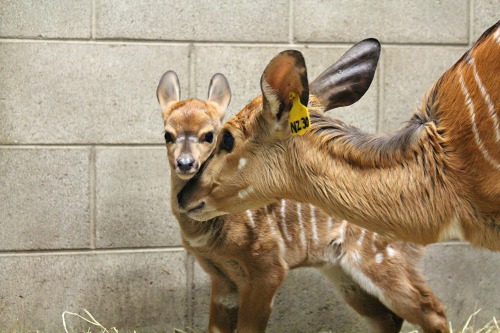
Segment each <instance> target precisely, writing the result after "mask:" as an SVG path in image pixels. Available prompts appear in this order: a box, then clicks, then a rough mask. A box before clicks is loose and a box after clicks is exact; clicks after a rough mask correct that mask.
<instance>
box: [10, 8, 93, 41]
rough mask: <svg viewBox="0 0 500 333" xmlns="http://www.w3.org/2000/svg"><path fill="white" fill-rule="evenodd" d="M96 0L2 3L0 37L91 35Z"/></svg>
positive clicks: (84, 36)
mask: <svg viewBox="0 0 500 333" xmlns="http://www.w3.org/2000/svg"><path fill="white" fill-rule="evenodd" d="M91 22H92V0H70V1H68V0H51V1H16V0H3V1H2V4H1V6H0V37H17V38H90V36H91V26H92V25H91Z"/></svg>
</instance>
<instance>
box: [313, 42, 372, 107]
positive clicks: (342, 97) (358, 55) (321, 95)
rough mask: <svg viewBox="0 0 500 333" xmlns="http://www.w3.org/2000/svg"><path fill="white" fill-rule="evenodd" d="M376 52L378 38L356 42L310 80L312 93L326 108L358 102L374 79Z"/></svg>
mask: <svg viewBox="0 0 500 333" xmlns="http://www.w3.org/2000/svg"><path fill="white" fill-rule="evenodd" d="M379 56H380V43H379V42H378V40H376V39H373V38H370V39H365V40H363V41H361V42H359V43H357V44H356V45H354V46H353V47H351V48H350V49H349V50H348V51H347V52H346V53H345V54H344V55H343V56H342V57H341V58H340V59H339V60H338V61H337V62H336V63H334V64H333V65H332V66H330V68H328V69H327V70H326V71H324V72H323V73H321V74H320V75H319V76H318V77H317V78H316V79H315V80H314V81H313V82H312V83H311V85H310V88H311V93H312V94H313V95H315V96H316V97H317V98H318V99H319V100H320V102H321V103H322V104H323V105H324V106H325V107H326V110H330V109H333V108H337V107H340V106H347V105H351V104H353V103H355V102H357V101H358V100H359V99H360V98H361V97H362V96H363V95H364V94H365V92H366V91H367V90H368V88H369V87H370V84H371V83H372V81H373V76H374V75H375V69H376V68H377V63H378V59H379Z"/></svg>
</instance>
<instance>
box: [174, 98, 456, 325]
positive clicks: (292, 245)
mask: <svg viewBox="0 0 500 333" xmlns="http://www.w3.org/2000/svg"><path fill="white" fill-rule="evenodd" d="M164 118H165V128H166V129H168V130H169V131H172V132H174V133H176V134H182V133H184V134H185V133H191V135H192V136H193V137H202V135H203V134H204V133H205V131H206V128H211V129H212V130H214V131H215V132H216V133H217V132H218V131H219V128H220V127H221V124H220V120H219V116H218V115H217V110H216V109H215V108H214V107H213V106H212V105H210V104H207V103H206V102H203V101H199V100H188V101H185V102H178V103H176V104H173V105H172V106H171V107H170V108H168V109H167V110H165V112H164ZM176 146H177V144H175V143H170V144H167V149H168V152H169V161H170V166H171V182H172V186H171V189H172V192H171V197H172V210H173V212H174V214H175V216H176V217H177V220H178V222H179V225H180V229H181V233H182V240H183V244H184V247H185V248H186V250H188V251H189V252H190V253H191V254H192V255H193V256H194V257H195V258H196V260H197V261H198V262H199V263H200V265H201V266H202V267H203V269H204V270H205V271H206V272H207V273H208V274H209V275H210V278H211V281H212V283H211V298H210V318H209V328H208V329H209V331H210V332H231V333H232V332H233V331H234V330H235V329H237V331H238V332H263V331H265V329H266V325H267V322H268V320H269V316H270V314H271V309H272V301H273V298H274V296H275V294H276V291H277V289H278V288H279V286H280V285H281V284H282V282H283V280H284V278H285V276H286V274H287V273H288V271H289V270H290V269H293V268H298V267H316V268H319V269H320V270H321V271H322V272H323V273H324V274H325V275H326V276H327V277H328V278H330V279H331V280H332V282H333V284H334V285H335V287H336V288H337V289H338V290H339V292H340V294H341V295H342V297H343V298H344V299H345V300H346V302H347V303H348V304H349V305H350V306H352V307H353V308H354V309H355V310H356V311H357V312H358V313H359V314H360V315H362V316H364V317H365V318H366V319H367V320H368V322H369V323H370V325H371V326H372V329H373V331H374V332H399V330H400V328H401V324H402V321H403V319H401V318H404V319H406V320H408V321H409V322H412V323H415V324H418V325H420V326H421V327H422V329H423V330H424V331H425V332H448V328H447V324H446V323H447V321H446V316H445V313H444V308H443V305H442V304H441V302H440V301H439V300H438V299H437V297H436V296H434V295H433V293H432V291H431V290H430V289H429V287H428V286H427V285H426V283H425V282H424V279H423V278H422V276H421V274H420V272H419V271H418V270H417V269H416V262H417V260H418V258H419V257H420V248H419V247H417V246H414V245H412V244H407V243H403V242H395V243H388V242H387V241H386V240H384V239H383V238H382V237H379V236H376V235H374V233H372V232H369V231H366V230H363V229H361V228H359V227H357V226H354V225H351V224H348V223H347V222H342V221H340V220H339V219H337V218H329V217H328V216H327V215H326V214H325V213H324V212H322V211H320V210H319V209H317V208H316V207H314V206H311V205H309V204H299V203H297V202H294V201H290V200H284V201H279V202H278V203H274V204H270V205H268V206H266V207H264V208H260V209H255V210H252V211H248V212H243V213H241V214H235V215H225V216H221V217H217V218H214V219H212V220H209V221H206V222H198V221H196V220H193V219H190V218H189V217H188V216H187V215H186V214H184V213H180V212H179V209H178V206H177V202H176V196H177V194H178V192H179V191H180V189H181V188H182V187H183V186H184V184H185V183H186V180H183V179H180V178H179V177H178V176H177V174H176V172H175V164H174V162H175V160H176V158H177V157H178V155H176V154H178V152H179V150H178V149H177V147H176ZM200 146H201V147H200ZM214 148H215V142H214V143H213V144H211V145H208V146H207V143H201V142H198V143H194V142H192V143H191V144H190V146H189V147H187V148H186V149H188V150H189V151H193V152H199V154H198V155H197V159H198V162H199V163H200V164H201V163H202V162H204V161H205V160H206V159H207V158H208V156H209V155H210V152H211V151H212V149H214ZM234 164H235V166H234V167H235V168H237V167H238V165H239V166H240V167H242V165H243V169H245V168H246V167H247V166H246V165H244V164H245V163H239V162H238V161H234ZM248 192H249V193H250V195H251V192H252V191H251V190H248ZM232 200H233V202H236V201H237V199H234V198H233V199H232ZM282 205H284V206H282ZM299 207H300V210H299ZM313 221H315V223H314V222H313ZM362 235H363V236H362ZM390 248H392V249H393V251H394V255H393V256H392V257H391V256H389V255H388V253H387V251H389V250H388V249H390ZM377 254H384V258H383V260H382V261H381V262H379V263H377V262H376V260H375V258H376V255H377ZM367 283H368V284H367ZM311 287H313V286H311ZM379 292H380V293H381V294H378V293H379ZM332 324H334V323H332Z"/></svg>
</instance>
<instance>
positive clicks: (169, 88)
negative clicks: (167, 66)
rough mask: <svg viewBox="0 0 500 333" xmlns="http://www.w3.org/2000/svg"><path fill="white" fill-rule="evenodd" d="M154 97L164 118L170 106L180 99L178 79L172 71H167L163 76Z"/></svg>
mask: <svg viewBox="0 0 500 333" xmlns="http://www.w3.org/2000/svg"><path fill="white" fill-rule="evenodd" d="M156 97H157V98H158V102H160V107H161V111H162V112H163V115H164V116H165V111H166V110H167V109H168V108H169V107H170V106H171V105H172V103H175V102H178V101H179V100H180V98H181V87H180V85H179V78H178V77H177V74H175V72H174V71H168V72H165V74H163V76H162V77H161V79H160V83H158V88H156Z"/></svg>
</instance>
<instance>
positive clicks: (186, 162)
mask: <svg viewBox="0 0 500 333" xmlns="http://www.w3.org/2000/svg"><path fill="white" fill-rule="evenodd" d="M176 163H177V168H179V170H180V171H182V172H188V171H191V170H192V169H193V167H194V166H195V160H194V158H192V157H191V156H181V157H179V158H178V159H177V161H176Z"/></svg>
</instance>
